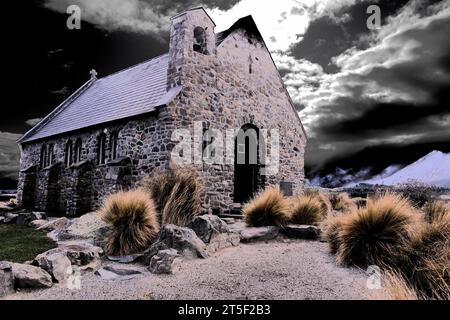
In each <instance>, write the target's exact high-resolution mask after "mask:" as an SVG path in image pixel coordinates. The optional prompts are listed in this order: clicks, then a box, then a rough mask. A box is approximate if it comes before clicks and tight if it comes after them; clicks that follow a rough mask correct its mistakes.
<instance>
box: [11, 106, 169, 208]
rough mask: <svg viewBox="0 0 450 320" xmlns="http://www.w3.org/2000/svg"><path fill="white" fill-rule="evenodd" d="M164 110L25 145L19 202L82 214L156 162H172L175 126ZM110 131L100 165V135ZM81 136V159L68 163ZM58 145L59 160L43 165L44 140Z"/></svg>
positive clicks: (160, 164)
mask: <svg viewBox="0 0 450 320" xmlns="http://www.w3.org/2000/svg"><path fill="white" fill-rule="evenodd" d="M170 121H171V120H170V118H169V117H167V114H166V113H165V112H164V110H162V112H161V113H160V114H159V115H157V114H154V115H147V116H143V117H141V118H140V119H133V120H126V121H123V122H122V123H116V124H109V125H107V124H105V125H104V126H103V127H99V128H95V129H91V130H87V131H85V132H79V133H72V134H70V135H65V136H59V137H52V138H50V139H48V140H46V141H44V142H35V143H26V144H23V145H22V153H21V172H20V173H19V185H18V195H17V197H18V201H19V203H21V204H23V205H24V206H25V207H33V208H36V209H38V210H43V211H47V213H48V214H50V215H54V216H58V215H71V216H74V215H80V214H83V213H86V212H89V211H90V210H93V209H96V208H98V207H99V206H100V205H101V203H102V201H103V199H104V198H105V196H106V195H108V194H109V193H111V192H113V191H115V190H117V189H118V188H124V189H127V188H129V187H134V185H135V182H136V181H137V180H139V179H140V178H141V177H143V176H146V175H148V174H150V172H151V171H152V170H153V169H154V168H157V167H167V166H168V163H169V153H168V151H167V150H168V149H170V148H172V142H171V141H170V134H171V132H172V130H173V127H172V126H171V124H170ZM114 132H118V156H117V157H116V159H115V160H114V159H111V144H110V138H111V133H114ZM101 133H105V134H106V163H105V164H100V165H99V164H97V152H98V136H99V135H100V134H101ZM78 138H80V139H81V140H82V155H81V161H80V162H78V163H74V164H72V165H71V166H69V167H68V166H67V165H66V164H65V161H64V160H65V147H66V143H67V141H68V140H69V139H70V140H71V141H76V140H77V139H78ZM44 143H45V144H46V145H50V144H54V158H55V160H54V163H53V164H52V165H50V166H48V167H46V168H41V167H40V166H39V164H40V162H41V161H40V151H41V147H42V145H43V144H44Z"/></svg>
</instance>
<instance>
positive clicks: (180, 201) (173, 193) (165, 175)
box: [140, 167, 203, 226]
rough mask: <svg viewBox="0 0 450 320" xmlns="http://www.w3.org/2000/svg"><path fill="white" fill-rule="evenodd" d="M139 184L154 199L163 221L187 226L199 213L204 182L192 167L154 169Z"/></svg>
mask: <svg viewBox="0 0 450 320" xmlns="http://www.w3.org/2000/svg"><path fill="white" fill-rule="evenodd" d="M140 185H141V187H142V188H143V189H144V190H146V191H147V192H148V193H149V194H150V197H151V198H152V199H154V201H155V203H156V210H157V212H158V213H159V216H160V220H161V222H162V223H163V224H175V225H178V226H186V225H188V224H189V223H190V222H191V221H192V219H193V218H194V217H195V216H197V215H199V214H200V213H201V210H202V207H201V204H202V201H201V195H202V192H203V183H202V181H201V179H200V177H199V176H198V173H197V171H196V170H195V169H194V168H191V167H171V168H170V169H168V170H165V171H162V170H157V171H156V172H155V173H154V174H153V175H151V176H150V177H146V178H144V179H143V180H142V181H141V182H140Z"/></svg>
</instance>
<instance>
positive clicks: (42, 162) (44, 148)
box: [39, 144, 47, 169]
mask: <svg viewBox="0 0 450 320" xmlns="http://www.w3.org/2000/svg"><path fill="white" fill-rule="evenodd" d="M46 158H47V146H46V145H45V144H44V145H42V147H41V158H40V159H39V167H40V168H41V169H43V168H45V167H46V166H47V164H46V161H47V159H46Z"/></svg>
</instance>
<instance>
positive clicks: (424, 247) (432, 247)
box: [400, 214, 450, 300]
mask: <svg viewBox="0 0 450 320" xmlns="http://www.w3.org/2000/svg"><path fill="white" fill-rule="evenodd" d="M407 249H408V256H407V259H406V260H405V261H403V263H402V264H401V265H400V267H401V268H402V271H403V273H404V274H405V277H406V278H407V279H408V280H409V281H410V282H411V283H413V284H414V286H415V287H416V288H417V290H418V291H419V292H420V293H421V294H423V295H424V296H425V297H427V298H431V299H445V300H449V299H450V215H448V214H447V215H442V216H440V217H439V218H438V219H435V220H434V221H433V222H432V223H429V224H428V223H427V224H424V225H423V227H422V229H421V231H420V232H419V233H418V234H417V235H416V236H415V237H413V239H412V241H411V243H410V244H409V245H408V247H407Z"/></svg>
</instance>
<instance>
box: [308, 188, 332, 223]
mask: <svg viewBox="0 0 450 320" xmlns="http://www.w3.org/2000/svg"><path fill="white" fill-rule="evenodd" d="M305 195H306V196H313V197H316V198H317V199H318V200H319V202H320V206H321V207H322V212H323V218H326V217H327V216H331V215H332V212H333V207H332V205H331V202H330V198H329V195H328V194H327V193H325V192H321V191H318V190H307V191H306V192H305Z"/></svg>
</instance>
